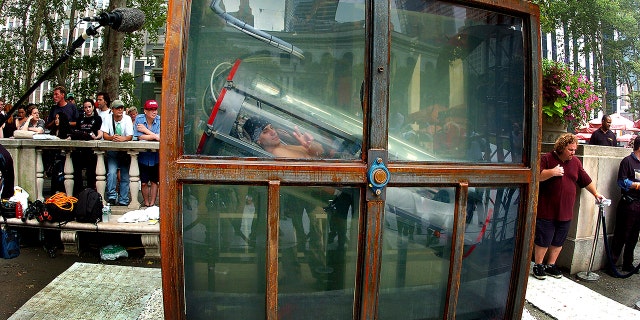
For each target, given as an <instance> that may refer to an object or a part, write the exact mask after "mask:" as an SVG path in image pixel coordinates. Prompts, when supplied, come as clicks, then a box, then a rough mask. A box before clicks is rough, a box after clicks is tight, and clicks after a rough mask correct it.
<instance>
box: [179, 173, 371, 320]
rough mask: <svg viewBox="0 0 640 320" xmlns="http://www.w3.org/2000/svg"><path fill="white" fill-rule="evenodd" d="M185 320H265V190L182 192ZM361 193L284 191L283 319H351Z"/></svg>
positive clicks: (280, 253) (223, 187) (191, 189)
mask: <svg viewBox="0 0 640 320" xmlns="http://www.w3.org/2000/svg"><path fill="white" fill-rule="evenodd" d="M183 199H184V201H183V207H182V212H183V240H184V270H185V274H184V278H185V297H186V299H185V300H186V309H187V318H189V319H264V318H265V297H266V294H265V292H266V290H267V287H266V277H267V275H266V274H265V270H266V244H267V215H266V212H267V190H266V188H264V187H255V186H234V185H215V186H214V185H185V187H184V193H183ZM359 201H360V199H359V189H357V188H347V187H340V188H334V187H282V188H281V195H280V214H279V218H278V219H279V222H278V233H279V238H278V312H279V318H280V319H351V317H352V313H353V299H354V285H355V272H356V259H357V254H356V253H357V251H356V250H357V242H358V214H359Z"/></svg>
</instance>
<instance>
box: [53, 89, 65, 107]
mask: <svg viewBox="0 0 640 320" xmlns="http://www.w3.org/2000/svg"><path fill="white" fill-rule="evenodd" d="M62 101H64V94H63V93H62V92H60V90H53V102H55V103H56V104H59V103H60V102H62Z"/></svg>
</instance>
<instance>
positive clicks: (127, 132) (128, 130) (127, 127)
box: [100, 115, 133, 136]
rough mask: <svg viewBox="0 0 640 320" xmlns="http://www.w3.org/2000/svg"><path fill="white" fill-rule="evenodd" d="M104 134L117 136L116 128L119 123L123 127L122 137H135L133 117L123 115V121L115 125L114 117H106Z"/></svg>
mask: <svg viewBox="0 0 640 320" xmlns="http://www.w3.org/2000/svg"><path fill="white" fill-rule="evenodd" d="M102 120H103V121H102V128H100V130H102V132H104V133H106V134H108V135H110V136H112V135H114V134H115V131H114V127H115V126H116V125H117V124H118V123H119V124H120V125H121V126H122V136H132V135H133V122H131V117H129V116H127V115H122V119H120V121H116V123H115V124H114V123H113V117H111V116H109V117H105V119H102Z"/></svg>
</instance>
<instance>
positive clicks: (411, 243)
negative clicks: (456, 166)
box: [378, 187, 455, 319]
mask: <svg viewBox="0 0 640 320" xmlns="http://www.w3.org/2000/svg"><path fill="white" fill-rule="evenodd" d="M454 202H455V189H454V188H439V189H438V188H397V187H390V188H387V201H386V204H385V205H386V206H385V214H384V232H383V237H382V238H383V249H382V270H381V279H380V295H379V305H378V312H379V318H380V319H442V313H443V312H444V303H445V299H446V290H447V279H448V276H449V261H450V259H449V255H450V252H451V239H452V230H453V215H454V208H455V203H454Z"/></svg>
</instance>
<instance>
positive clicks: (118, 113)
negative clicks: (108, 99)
mask: <svg viewBox="0 0 640 320" xmlns="http://www.w3.org/2000/svg"><path fill="white" fill-rule="evenodd" d="M111 110H113V116H114V117H116V118H120V117H122V115H123V114H124V107H116V108H111Z"/></svg>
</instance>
